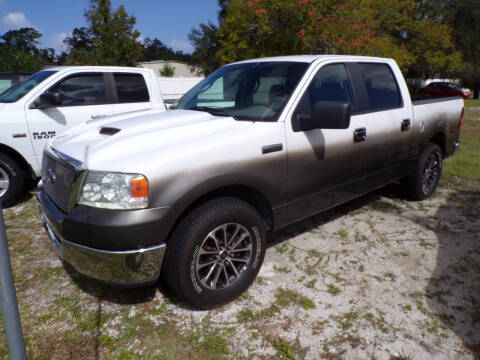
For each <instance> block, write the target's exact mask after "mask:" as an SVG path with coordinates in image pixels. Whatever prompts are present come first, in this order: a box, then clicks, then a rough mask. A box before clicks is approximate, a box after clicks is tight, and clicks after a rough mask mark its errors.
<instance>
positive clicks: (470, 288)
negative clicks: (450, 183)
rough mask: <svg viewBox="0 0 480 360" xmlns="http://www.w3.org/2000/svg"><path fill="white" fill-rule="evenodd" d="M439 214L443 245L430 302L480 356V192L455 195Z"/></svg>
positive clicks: (429, 304)
mask: <svg viewBox="0 0 480 360" xmlns="http://www.w3.org/2000/svg"><path fill="white" fill-rule="evenodd" d="M436 216H437V218H438V220H439V221H440V224H441V226H440V228H438V229H432V230H434V231H435V233H436V235H437V238H438V244H439V248H438V254H437V262H436V267H435V270H434V272H433V274H432V276H431V280H430V283H429V285H428V288H427V304H428V306H429V308H430V309H431V310H432V311H433V312H435V313H436V314H437V315H438V316H440V318H441V319H442V320H443V323H444V325H445V326H448V327H449V328H450V329H451V330H452V331H453V332H455V334H457V336H458V337H459V338H461V339H462V340H463V342H464V344H465V345H466V346H467V347H468V348H469V349H470V350H471V351H472V352H473V353H474V354H475V356H476V357H477V358H478V359H480V192H472V191H462V192H458V193H455V194H453V195H452V196H450V198H449V199H448V201H447V203H446V204H445V205H443V206H441V207H440V208H439V209H438V211H437V213H436Z"/></svg>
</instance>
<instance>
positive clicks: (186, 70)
mask: <svg viewBox="0 0 480 360" xmlns="http://www.w3.org/2000/svg"><path fill="white" fill-rule="evenodd" d="M166 64H169V65H170V66H172V67H173V69H174V71H175V72H174V74H173V77H184V78H192V77H198V76H202V74H201V73H200V72H199V71H192V70H191V66H190V65H188V64H185V63H182V62H179V61H174V60H172V61H168V60H153V61H146V62H140V63H138V64H137V66H138V67H142V68H147V69H152V70H153V71H154V72H155V75H157V76H161V75H160V71H161V70H162V69H163V67H164V66H165V65H166Z"/></svg>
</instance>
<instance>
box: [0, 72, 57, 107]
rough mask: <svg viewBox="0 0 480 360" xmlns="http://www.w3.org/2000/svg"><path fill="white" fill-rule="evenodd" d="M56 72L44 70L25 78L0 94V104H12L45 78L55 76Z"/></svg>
mask: <svg viewBox="0 0 480 360" xmlns="http://www.w3.org/2000/svg"><path fill="white" fill-rule="evenodd" d="M55 73H56V71H51V70H45V71H39V72H37V73H35V74H33V75H32V76H30V77H28V78H26V79H25V80H23V81H22V82H19V83H18V84H16V85H14V86H12V87H10V88H8V89H7V90H5V91H4V92H2V93H1V94H0V103H14V102H16V101H18V100H20V99H21V98H22V97H24V96H25V95H26V94H27V93H28V92H29V91H30V90H32V89H33V88H34V87H35V86H37V85H38V84H40V83H41V82H42V81H44V80H45V79H46V78H48V77H50V76H51V75H53V74H55Z"/></svg>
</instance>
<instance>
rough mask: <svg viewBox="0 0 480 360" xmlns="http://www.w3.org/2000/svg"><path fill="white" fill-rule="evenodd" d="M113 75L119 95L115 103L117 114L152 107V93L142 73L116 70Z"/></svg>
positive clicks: (114, 107) (117, 94)
mask: <svg viewBox="0 0 480 360" xmlns="http://www.w3.org/2000/svg"><path fill="white" fill-rule="evenodd" d="M112 75H113V81H114V84H115V90H116V94H115V95H114V96H116V97H117V99H116V100H117V101H116V104H114V105H113V109H114V112H115V114H121V113H125V112H130V111H137V110H147V109H151V108H152V101H153V99H152V98H151V97H152V94H150V93H149V91H148V89H149V87H148V86H147V82H146V79H145V77H144V76H143V75H142V74H139V73H128V72H114V73H113V74H112Z"/></svg>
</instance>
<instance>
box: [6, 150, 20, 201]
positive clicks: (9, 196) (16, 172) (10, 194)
mask: <svg viewBox="0 0 480 360" xmlns="http://www.w3.org/2000/svg"><path fill="white" fill-rule="evenodd" d="M0 181H8V187H7V189H6V191H5V190H4V188H0V194H2V192H4V193H3V195H1V199H2V206H3V207H8V206H11V205H13V204H14V203H15V202H16V201H17V200H18V199H19V198H20V195H21V194H22V191H23V185H24V176H23V171H22V169H21V168H20V166H18V164H17V163H16V162H15V160H13V159H12V158H11V157H10V156H8V155H5V154H2V153H0Z"/></svg>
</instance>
